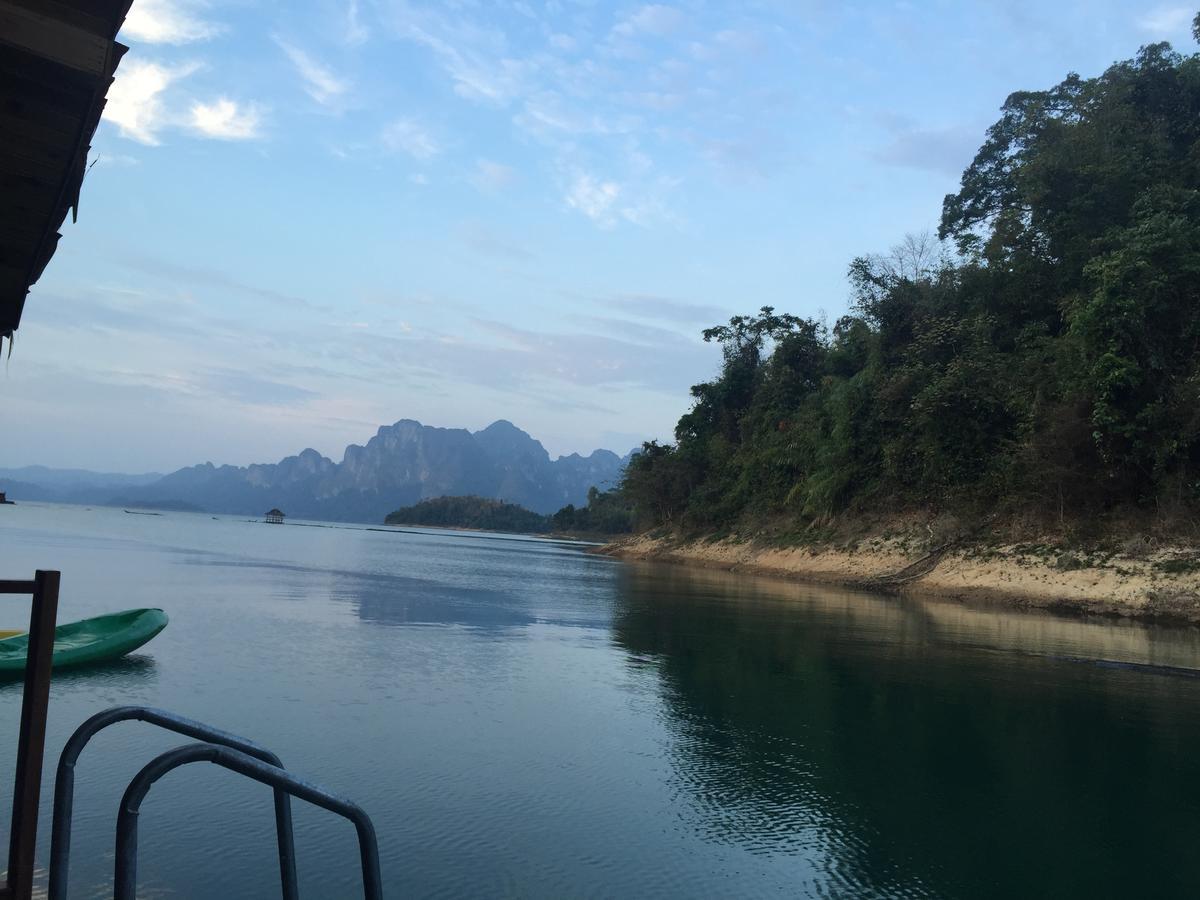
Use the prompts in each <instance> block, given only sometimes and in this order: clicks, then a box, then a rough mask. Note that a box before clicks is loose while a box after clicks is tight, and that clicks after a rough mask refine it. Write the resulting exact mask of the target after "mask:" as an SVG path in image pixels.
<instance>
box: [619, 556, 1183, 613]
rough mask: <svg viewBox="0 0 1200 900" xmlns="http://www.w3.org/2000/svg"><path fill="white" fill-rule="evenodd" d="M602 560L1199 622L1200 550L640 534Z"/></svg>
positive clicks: (1047, 607) (1019, 604) (1028, 605)
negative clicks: (787, 542)
mask: <svg viewBox="0 0 1200 900" xmlns="http://www.w3.org/2000/svg"><path fill="white" fill-rule="evenodd" d="M596 552H598V553H604V554H606V555H610V556H615V557H621V558H626V559H642V560H657V561H662V562H673V563H685V564H689V565H699V566H707V567H710V568H719V569H725V570H729V571H737V572H746V573H751V574H756V575H771V576H781V577H785V578H792V579H799V580H804V581H815V582H824V583H830V584H843V585H853V586H855V587H864V588H870V589H874V590H882V591H897V592H912V593H919V594H925V595H937V596H941V597H953V598H957V599H963V600H970V599H987V600H1003V601H1005V602H1007V603H1011V604H1013V605H1014V606H1025V607H1039V608H1046V609H1062V610H1076V611H1079V612H1090V613H1102V614H1108V615H1119V616H1127V617H1145V618H1158V619H1169V620H1176V621H1184V622H1193V623H1200V550H1197V549H1196V548H1194V547H1190V548H1189V547H1157V548H1155V549H1154V550H1153V551H1152V552H1151V551H1149V550H1147V552H1143V553H1137V554H1136V555H1135V554H1131V553H1123V552H1091V553H1087V552H1079V551H1067V550H1061V549H1056V548H1054V547H1052V546H1046V545H1037V544H1028V543H1027V544H987V545H985V544H979V543H966V544H955V545H951V546H945V547H941V548H934V549H933V550H932V551H931V550H930V549H929V548H928V547H914V546H913V545H912V544H911V542H907V541H904V540H896V539H887V538H882V537H881V538H875V539H871V540H864V541H859V542H856V543H855V544H854V545H852V546H842V547H835V546H821V545H813V546H801V547H780V546H776V545H772V544H766V543H756V542H754V541H739V540H733V539H724V540H683V539H679V538H674V537H667V536H654V535H639V536H635V537H631V538H625V539H622V540H618V541H614V542H612V543H610V544H606V545H605V546H604V547H601V548H599V549H598V550H597V551H596Z"/></svg>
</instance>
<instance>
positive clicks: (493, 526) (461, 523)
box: [384, 497, 550, 534]
mask: <svg viewBox="0 0 1200 900" xmlns="http://www.w3.org/2000/svg"><path fill="white" fill-rule="evenodd" d="M384 521H385V523H386V524H388V525H432V526H434V527H437V528H475V529H482V530H484V531H511V532H514V533H517V534H521V533H524V534H541V533H543V532H546V531H549V530H550V517H549V516H542V515H538V514H537V513H535V512H531V511H530V510H528V509H525V508H524V507H523V506H517V504H515V503H505V502H504V501H503V500H493V499H491V498H490V497H435V498H433V499H432V500H422V501H421V502H420V503H417V504H415V505H414V506H406V507H403V508H402V509H397V510H395V511H394V512H390V513H388V516H387V518H386V519H385V520H384Z"/></svg>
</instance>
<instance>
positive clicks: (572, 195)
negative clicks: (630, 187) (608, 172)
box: [566, 174, 621, 227]
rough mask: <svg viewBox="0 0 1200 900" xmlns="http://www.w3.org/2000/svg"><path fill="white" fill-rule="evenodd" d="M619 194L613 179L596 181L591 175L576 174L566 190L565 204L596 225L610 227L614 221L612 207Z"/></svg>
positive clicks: (618, 187)
mask: <svg viewBox="0 0 1200 900" xmlns="http://www.w3.org/2000/svg"><path fill="white" fill-rule="evenodd" d="M620 195H621V186H620V185H619V184H617V183H616V182H615V181H597V180H596V179H595V178H593V177H592V176H591V175H587V174H583V175H577V176H576V177H575V180H574V181H572V182H571V186H570V188H569V189H568V190H567V196H566V201H567V205H568V206H569V207H571V208H572V209H576V210H579V212H581V213H583V214H584V215H585V216H587V217H588V218H589V219H591V220H592V221H593V222H595V223H596V224H597V225H602V226H605V227H611V226H612V225H613V224H614V223H615V222H616V217H615V216H614V215H613V209H614V206H615V205H616V202H617V199H618V198H619V197H620Z"/></svg>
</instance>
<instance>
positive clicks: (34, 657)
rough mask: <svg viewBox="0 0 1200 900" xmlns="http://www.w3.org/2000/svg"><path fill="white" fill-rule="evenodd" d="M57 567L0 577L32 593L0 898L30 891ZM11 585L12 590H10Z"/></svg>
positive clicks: (24, 897)
mask: <svg viewBox="0 0 1200 900" xmlns="http://www.w3.org/2000/svg"><path fill="white" fill-rule="evenodd" d="M58 582H59V573H58V572H43V571H41V570H40V569H39V570H38V571H37V573H36V574H35V575H34V578H33V581H26V582H0V593H32V594H33V603H32V606H31V609H30V614H29V649H28V652H27V656H26V659H25V690H24V693H23V694H22V695H21V733H20V736H19V737H18V739H17V776H16V783H15V785H14V788H13V811H12V831H11V833H10V834H9V838H8V875H7V881H6V883H5V884H4V886H3V887H0V900H10V898H11V900H30V898H31V897H32V896H33V854H34V850H35V849H36V846H37V823H38V799H39V797H40V795H41V789H42V756H43V754H44V752H45V749H46V711H47V708H48V707H49V705H50V667H51V661H52V657H53V653H54V626H55V623H56V621H57V618H58ZM14 588H15V590H14Z"/></svg>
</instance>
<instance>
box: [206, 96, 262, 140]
mask: <svg viewBox="0 0 1200 900" xmlns="http://www.w3.org/2000/svg"><path fill="white" fill-rule="evenodd" d="M188 124H189V127H190V128H191V129H192V130H193V131H196V132H198V133H200V134H202V135H204V136H205V137H210V138H216V139H218V140H223V141H245V140H251V139H253V138H257V137H260V136H261V131H260V127H261V124H262V114H261V112H260V111H259V109H258V107H257V106H255V105H254V104H252V103H251V104H249V105H246V106H243V105H241V104H239V103H237V102H236V101H234V100H230V99H229V98H228V97H218V98H217V99H216V100H214V101H213V102H212V103H193V104H192V108H191V112H190V118H189V122H188Z"/></svg>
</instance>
